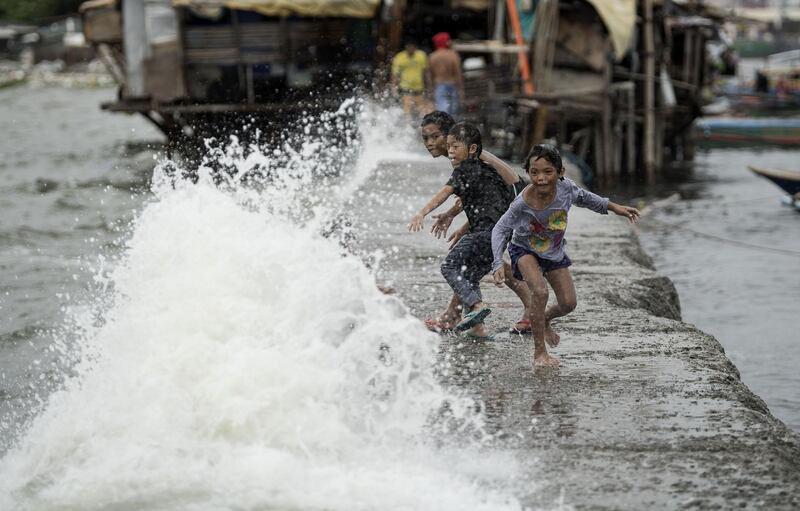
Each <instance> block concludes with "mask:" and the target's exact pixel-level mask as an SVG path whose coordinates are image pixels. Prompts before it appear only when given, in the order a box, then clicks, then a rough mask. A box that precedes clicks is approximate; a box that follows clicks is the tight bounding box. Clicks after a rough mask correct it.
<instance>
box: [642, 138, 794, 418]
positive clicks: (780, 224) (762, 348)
mask: <svg viewBox="0 0 800 511" xmlns="http://www.w3.org/2000/svg"><path fill="white" fill-rule="evenodd" d="M798 162H800V151H798V150H797V149H776V148H764V147H761V148H759V147H744V148H722V147H717V148H713V149H704V150H700V151H698V153H697V157H696V161H695V164H694V166H693V168H692V169H691V171H690V172H689V173H688V174H687V175H685V176H683V177H682V178H681V179H680V180H675V181H672V182H668V183H662V184H661V185H660V186H659V189H658V190H657V191H653V190H651V191H650V193H651V194H652V195H651V196H650V197H649V199H648V200H649V201H651V202H652V201H654V200H656V199H658V198H659V197H660V198H662V199H663V198H665V197H671V199H668V200H666V201H664V202H662V203H661V204H663V206H661V207H654V208H652V209H651V211H650V212H649V213H648V214H647V215H645V217H644V218H643V219H642V221H641V222H640V224H639V233H640V239H641V241H642V243H643V245H644V248H645V250H646V251H647V253H648V254H650V256H651V257H652V258H653V260H654V262H655V265H656V267H657V268H658V270H659V271H660V272H662V273H664V274H666V275H667V276H669V277H670V278H671V279H672V281H673V282H674V283H675V287H676V288H677V290H678V294H679V295H680V301H681V309H682V315H683V319H684V321H687V322H689V323H693V324H695V325H696V326H697V327H699V328H700V329H702V330H704V331H705V332H708V333H709V334H711V335H713V336H715V337H716V338H717V339H718V340H719V341H720V343H722V346H723V347H724V348H725V352H726V354H727V356H728V357H729V358H730V359H731V360H732V361H733V362H734V364H736V367H737V368H739V372H740V373H741V377H742V381H743V382H744V383H745V384H746V385H747V386H748V387H750V389H751V390H753V392H755V393H756V394H757V395H759V396H760V397H762V398H763V399H764V400H765V401H766V403H767V406H768V407H769V409H770V411H771V412H772V413H773V414H774V415H775V416H776V417H778V418H779V419H781V420H783V421H784V422H785V423H786V424H787V425H788V426H789V427H791V428H793V429H794V430H795V431H800V390H798V389H800V373H798V371H797V366H798V364H800V336H799V335H798V333H797V317H798V312H800V306H799V305H798V304H800V213H799V212H797V211H795V210H794V209H792V208H789V207H786V206H782V205H781V199H782V197H783V195H784V192H783V191H782V190H781V189H780V188H778V187H777V186H775V185H774V184H772V183H771V182H769V181H768V180H766V179H763V178H761V177H758V176H757V175H755V174H754V173H752V172H751V171H749V170H748V169H747V165H755V166H760V167H767V168H782V169H788V170H795V171H796V170H798V168H799V167H798ZM656 204H658V202H656Z"/></svg>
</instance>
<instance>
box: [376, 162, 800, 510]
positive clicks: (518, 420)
mask: <svg viewBox="0 0 800 511" xmlns="http://www.w3.org/2000/svg"><path fill="white" fill-rule="evenodd" d="M437 168H438V167H437ZM390 170H391V169H390ZM406 172H407V171H404V172H403V173H402V174H401V175H398V174H396V173H395V174H390V173H389V172H387V171H386V169H384V170H383V171H382V172H381V173H380V175H379V179H378V182H379V183H381V184H379V185H378V186H386V183H387V182H388V183H390V184H391V186H389V188H388V189H389V190H397V189H402V190H404V191H406V192H407V193H408V194H410V197H403V198H402V199H403V200H392V199H390V200H387V201H386V202H384V203H383V204H382V205H381V207H382V208H385V209H386V212H387V213H389V212H390V211H391V210H394V213H393V214H392V215H387V216H386V217H384V218H386V221H384V222H378V223H376V224H375V225H376V229H375V232H376V233H381V234H380V235H379V236H376V237H375V238H373V239H372V240H371V242H368V243H367V244H368V245H373V246H381V247H382V248H384V249H390V250H389V252H390V253H394V254H395V255H394V256H392V257H391V258H390V259H391V261H389V262H387V263H386V264H385V267H386V268H387V270H386V271H385V273H384V274H383V275H382V276H383V277H384V278H386V279H387V280H389V281H391V282H392V285H393V286H394V287H395V288H396V289H397V294H398V296H399V298H401V299H402V300H403V301H404V302H405V303H406V304H408V306H409V307H410V308H411V309H412V311H413V312H414V313H415V314H416V315H417V316H418V317H420V318H425V317H436V315H438V314H439V313H440V312H441V311H442V310H443V309H444V307H445V305H446V303H447V301H448V300H449V299H450V296H451V291H450V288H449V287H448V286H447V285H446V283H445V282H444V280H443V278H442V277H441V274H440V273H439V263H440V261H441V258H442V257H443V255H444V253H445V251H446V245H444V244H443V243H442V242H436V241H434V240H433V239H432V238H431V237H430V235H428V234H427V233H425V234H420V233H417V234H410V233H407V232H406V231H405V222H404V221H403V220H404V219H405V217H406V216H407V217H408V218H410V217H411V214H412V213H413V210H415V208H418V207H420V206H422V205H423V204H424V203H425V201H426V200H427V198H428V197H430V196H431V195H433V193H434V192H435V191H436V190H437V189H438V187H437V184H436V183H439V184H438V186H441V184H440V183H444V180H443V179H442V178H444V179H446V176H447V173H448V169H445V168H444V167H442V168H440V169H439V170H437V171H435V172H434V171H429V172H424V171H411V172H410V173H408V174H406ZM431 174H433V175H436V176H438V177H432V176H431ZM429 181H430V182H429ZM400 186H402V188H400ZM389 195H391V194H389ZM406 199H407V200H408V204H410V205H414V206H415V208H411V209H409V208H405V209H403V208H401V207H400V206H401V205H403V204H404V203H405V202H406ZM388 218H392V220H388ZM405 220H407V219H405ZM458 221H459V220H457V221H456V222H454V226H456V225H458V224H457V222H458ZM430 224H431V221H430V220H429V219H426V222H425V227H426V230H427V229H429V228H430ZM567 240H568V249H567V252H568V253H569V255H570V257H571V258H572V260H573V263H574V264H573V266H572V268H571V271H572V274H573V277H574V280H575V285H576V289H577V295H578V307H577V309H576V310H575V311H574V312H573V313H571V314H570V315H568V316H567V317H565V318H562V319H560V320H556V321H554V328H555V329H556V331H557V332H559V333H560V335H561V338H562V340H561V344H560V345H559V346H558V347H557V348H556V349H555V350H552V351H553V352H554V353H555V354H556V355H557V356H558V357H559V358H560V359H561V367H560V368H559V369H556V370H552V369H536V370H534V369H533V367H532V365H531V361H532V347H533V344H532V340H531V339H530V337H529V336H527V335H526V336H520V335H518V334H511V333H508V327H509V326H510V325H512V324H513V323H514V322H515V321H517V320H518V319H519V318H520V316H521V311H522V308H521V306H520V304H519V302H518V301H517V298H516V297H515V296H514V295H513V293H511V291H510V290H508V289H506V288H502V289H498V288H495V287H494V285H493V284H492V283H491V280H490V278H489V277H487V278H486V279H484V281H483V283H482V290H483V292H484V299H485V301H486V302H487V303H489V304H490V305H491V306H492V308H493V313H492V314H491V315H490V316H489V318H488V319H487V321H486V323H487V327H488V328H489V330H490V331H491V332H492V333H493V334H495V336H496V341H495V342H475V341H472V340H469V339H467V338H464V337H461V336H456V335H444V336H443V353H442V357H443V358H444V359H445V360H446V361H447V363H448V364H449V366H450V370H449V372H448V374H447V376H446V379H447V381H448V382H449V383H452V384H453V385H456V386H459V387H462V388H465V389H466V390H467V391H468V392H470V393H472V394H473V395H474V396H475V397H476V398H477V399H478V400H479V401H480V402H481V403H482V404H483V406H484V407H485V410H484V411H485V414H486V416H487V420H488V425H487V427H488V431H489V432H490V433H492V434H494V435H495V439H496V442H497V445H498V447H499V446H502V448H504V449H512V450H515V451H516V452H518V458H519V459H520V460H521V461H522V463H523V466H524V471H525V475H524V477H523V480H522V481H520V483H521V484H520V487H521V488H522V490H521V495H520V496H521V498H522V500H523V502H524V503H525V504H527V505H531V506H534V507H539V506H543V507H550V506H552V505H553V504H554V503H556V502H559V499H563V500H562V501H563V502H564V503H565V504H567V505H570V506H573V507H574V508H576V509H740V508H745V509H798V508H800V437H799V436H798V435H797V434H795V433H793V432H792V431H791V430H789V429H788V428H787V427H786V426H785V425H784V424H783V423H782V422H780V421H779V420H778V419H776V418H774V417H773V416H772V415H771V414H770V412H769V410H768V409H767V406H766V405H765V403H764V401H763V400H762V399H760V398H759V397H758V396H756V395H755V394H753V393H752V392H751V391H750V390H749V389H748V388H747V387H746V386H745V385H744V384H743V383H742V381H741V380H740V378H739V372H738V370H737V369H736V367H735V366H734V365H733V364H732V363H731V362H730V360H728V358H727V357H726V356H725V352H724V349H723V348H722V346H721V345H720V343H719V342H718V341H717V340H716V339H714V338H713V337H711V336H710V335H708V334H705V333H704V332H702V331H700V330H698V329H697V328H695V327H693V326H692V325H690V324H686V323H683V322H682V321H681V316H680V305H679V297H678V295H677V292H676V290H675V288H674V286H673V284H672V282H671V281H670V280H669V279H667V278H666V277H664V276H661V275H659V274H658V272H657V271H656V269H655V268H654V267H653V265H652V262H651V260H650V258H649V256H648V255H647V254H645V253H644V252H643V251H642V249H641V247H640V245H639V242H638V239H637V236H636V233H635V229H634V228H632V227H630V226H629V225H628V224H627V222H625V221H624V220H623V219H622V218H620V217H616V216H614V215H611V216H602V215H598V214H596V213H593V212H591V211H588V210H584V209H581V208H573V209H572V210H571V212H570V218H569V229H568V232H567ZM686 264H702V261H687V262H686ZM550 299H551V300H554V297H553V295H552V291H551V296H550ZM742 307H743V308H744V307H746V304H742ZM753 342H758V339H754V340H753Z"/></svg>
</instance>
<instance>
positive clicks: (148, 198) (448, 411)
mask: <svg viewBox="0 0 800 511" xmlns="http://www.w3.org/2000/svg"><path fill="white" fill-rule="evenodd" d="M112 95H113V91H64V90H57V89H29V88H18V89H13V90H5V91H0V104H2V106H3V108H4V112H6V113H7V114H6V113H4V116H3V123H4V124H5V125H4V126H3V130H4V132H6V133H11V136H9V137H7V138H6V139H5V141H4V142H3V151H4V153H5V156H6V158H4V160H5V164H4V166H3V167H2V168H0V201H2V202H3V205H4V209H7V210H9V211H11V212H12V213H11V214H10V215H5V216H4V218H3V220H2V223H1V224H0V229H1V230H0V236H2V239H3V244H2V246H0V264H2V265H3V281H2V298H3V299H2V302H0V303H1V304H2V309H0V311H2V315H3V316H2V317H3V322H2V330H1V331H0V335H1V336H2V337H0V359H1V360H2V365H0V406H1V407H0V433H1V434H2V436H1V439H2V444H1V445H2V449H1V450H0V453H2V458H0V509H22V510H24V509H31V510H46V509H81V510H89V509H111V508H113V509H119V510H123V509H153V510H157V509H287V510H288V509H304V510H308V509H326V510H334V509H342V510H351V509H365V510H377V509H381V510H383V509H385V510H394V509H397V510H400V509H437V510H440V509H441V510H444V509H453V510H456V509H467V508H468V509H486V510H498V509H501V510H502V509H520V508H521V506H520V505H519V503H518V502H517V500H516V499H515V498H514V496H513V491H512V489H511V488H509V487H508V484H509V483H508V481H510V480H512V479H513V476H514V474H515V467H516V463H515V460H514V457H513V456H512V455H511V454H508V453H504V452H503V451H502V450H498V449H486V448H485V447H486V445H487V444H488V443H490V442H491V438H489V437H488V436H487V435H486V434H485V433H484V432H483V428H482V425H483V418H482V416H481V415H480V413H479V412H477V411H476V410H478V409H479V406H477V403H476V402H475V401H473V400H472V399H471V398H470V397H468V396H464V395H461V394H460V393H459V392H458V391H457V390H456V389H451V388H444V387H442V385H441V384H440V383H439V381H440V379H439V372H440V371H442V370H445V369H444V368H443V366H441V365H440V364H439V362H438V361H437V346H438V342H439V337H438V336H436V335H433V334H431V333H429V332H427V331H426V330H425V328H424V327H423V326H422V325H421V323H420V322H419V321H418V320H416V319H414V318H413V317H411V316H410V314H409V312H408V310H407V308H406V307H405V306H404V305H403V304H402V303H401V302H400V301H399V300H397V299H396V298H394V297H391V296H387V295H384V294H382V293H380V292H379V291H378V289H377V287H376V281H375V275H374V274H373V272H372V270H370V269H369V268H368V267H367V265H365V263H364V259H370V258H372V259H373V260H374V259H375V258H378V257H380V255H379V254H360V255H352V254H348V252H347V250H345V249H344V248H343V243H344V242H345V241H346V232H344V231H346V229H345V230H342V229H336V228H331V226H336V225H337V218H338V217H339V215H340V213H341V211H342V209H343V208H344V209H346V208H348V207H352V204H353V202H352V200H351V199H352V197H353V196H354V195H357V194H359V193H363V192H362V191H361V185H362V184H363V183H364V182H365V181H366V180H368V179H369V178H370V175H371V172H372V171H373V170H374V168H375V166H376V165H378V164H379V162H381V161H382V160H384V159H385V158H393V159H397V158H403V157H405V154H406V153H405V151H404V147H405V144H407V142H408V139H407V137H409V136H413V132H412V131H409V130H405V129H404V127H403V126H400V127H399V128H398V126H397V124H398V123H397V118H396V117H392V115H391V114H390V115H389V116H388V117H387V116H384V114H378V113H376V112H370V111H369V109H367V110H368V111H367V112H366V113H364V114H363V115H362V117H361V118H360V122H361V123H362V133H364V134H365V135H364V136H365V143H364V147H363V149H364V150H363V151H362V152H361V155H360V157H359V158H358V159H357V160H355V161H352V162H350V163H347V164H345V165H344V167H343V168H344V171H343V175H342V176H341V177H338V178H337V177H330V176H329V177H319V171H320V165H327V164H331V163H332V162H333V163H335V160H337V159H339V158H343V157H344V155H341V154H338V153H337V149H336V147H333V146H331V145H330V144H328V143H327V141H326V140H324V139H321V140H308V141H306V143H304V144H302V146H300V147H293V148H289V147H274V148H273V147H271V148H259V147H247V146H242V145H239V144H237V143H236V141H232V143H231V144H230V145H228V146H227V147H226V148H225V149H220V150H216V151H211V152H210V154H209V157H208V160H207V161H206V162H204V164H203V165H201V167H200V168H199V169H197V170H196V172H194V177H196V181H197V182H196V183H194V182H192V181H194V179H193V180H186V179H181V178H180V176H181V175H182V174H183V173H184V172H183V171H186V170H192V171H194V170H195V169H185V168H181V164H180V162H171V161H168V160H164V159H163V157H162V156H160V153H159V152H158V144H157V134H155V133H154V132H153V130H152V129H149V128H148V127H147V126H146V125H144V121H141V120H139V119H136V118H124V117H122V118H120V117H119V116H110V115H108V114H104V113H101V112H97V110H96V109H97V104H98V103H99V102H100V100H102V99H109V98H110V96H112ZM106 96H108V98H107V97H106ZM349 106H352V105H344V107H343V108H347V107H349ZM42 121H44V128H43V132H40V131H39V128H38V127H37V126H39V125H41V124H42ZM335 128H336V126H335V122H334V123H333V124H332V129H335ZM134 130H137V131H134ZM141 140H145V141H146V140H150V141H151V142H153V143H152V144H136V143H134V144H131V142H129V141H137V142H138V141H141ZM220 169H225V170H226V172H220ZM247 176H250V177H247ZM254 176H257V177H254ZM265 176H266V177H265ZM246 177H247V178H246ZM260 179H262V180H268V181H261V182H259V180H260ZM244 182H246V183H247V184H246V185H245V184H243V183H244ZM259 185H263V186H259Z"/></svg>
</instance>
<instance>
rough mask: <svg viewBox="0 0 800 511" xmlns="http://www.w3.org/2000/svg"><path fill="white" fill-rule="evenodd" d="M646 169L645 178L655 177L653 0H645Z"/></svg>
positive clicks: (651, 178) (650, 179) (649, 179)
mask: <svg viewBox="0 0 800 511" xmlns="http://www.w3.org/2000/svg"><path fill="white" fill-rule="evenodd" d="M644 74H645V79H644V170H645V178H646V179H647V180H648V181H653V180H654V178H655V165H656V154H655V134H656V119H655V75H656V72H655V41H654V34H653V0H644Z"/></svg>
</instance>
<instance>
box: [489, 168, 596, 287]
mask: <svg viewBox="0 0 800 511" xmlns="http://www.w3.org/2000/svg"><path fill="white" fill-rule="evenodd" d="M522 197H523V195H522V194H519V195H518V196H517V198H515V199H514V200H513V201H512V202H511V205H510V206H509V207H508V211H506V212H505V214H503V216H502V217H500V220H498V221H497V224H496V225H495V226H494V229H492V252H493V254H494V262H493V263H492V271H493V272H494V271H495V270H497V269H498V268H499V267H501V266H502V265H503V252H504V251H505V249H506V244H507V243H508V240H509V237H511V243H513V244H515V245H517V246H520V247H522V248H524V249H526V250H530V251H531V252H533V253H535V254H536V255H538V256H539V257H541V258H542V259H547V260H550V261H560V260H561V259H563V258H564V256H565V255H566V254H565V252H564V246H565V245H566V243H567V242H566V240H565V239H564V233H565V232H566V230H567V212H568V211H569V208H570V207H571V206H572V205H573V204H574V205H576V206H580V207H584V208H589V209H591V210H592V211H596V212H598V213H601V214H604V215H606V214H608V199H607V198H604V197H600V196H599V195H597V194H594V193H592V192H590V191H588V190H584V189H583V188H581V187H580V186H578V185H577V184H575V181H573V180H571V179H569V178H564V179H562V180H559V181H558V184H557V185H556V197H555V199H553V202H551V203H550V204H549V205H548V206H547V207H546V208H545V209H533V208H532V207H530V206H529V205H528V204H527V203H526V202H525V200H524V199H523V198H522ZM512 232H513V236H512Z"/></svg>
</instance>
